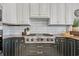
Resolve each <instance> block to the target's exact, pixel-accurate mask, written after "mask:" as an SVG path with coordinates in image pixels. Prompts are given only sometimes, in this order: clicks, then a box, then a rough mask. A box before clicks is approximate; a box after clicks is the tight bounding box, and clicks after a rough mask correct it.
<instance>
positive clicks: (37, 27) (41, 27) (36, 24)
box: [3, 19, 66, 34]
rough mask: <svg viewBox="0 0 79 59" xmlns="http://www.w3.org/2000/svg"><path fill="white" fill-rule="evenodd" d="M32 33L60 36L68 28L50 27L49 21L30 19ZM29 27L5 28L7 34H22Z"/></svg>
mask: <svg viewBox="0 0 79 59" xmlns="http://www.w3.org/2000/svg"><path fill="white" fill-rule="evenodd" d="M30 21H31V27H30V28H31V29H30V31H31V33H53V34H58V33H61V32H64V31H66V26H48V19H30ZM26 27H27V26H4V28H3V29H5V30H4V31H3V32H4V33H5V34H16V33H20V34H21V33H22V32H23V31H24V28H26Z"/></svg>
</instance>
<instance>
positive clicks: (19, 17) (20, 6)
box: [16, 3, 23, 24]
mask: <svg viewBox="0 0 79 59" xmlns="http://www.w3.org/2000/svg"><path fill="white" fill-rule="evenodd" d="M16 11H17V13H16V14H17V24H20V23H21V21H22V18H23V13H22V11H23V4H22V3H20V4H16Z"/></svg>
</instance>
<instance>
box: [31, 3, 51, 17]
mask: <svg viewBox="0 0 79 59" xmlns="http://www.w3.org/2000/svg"><path fill="white" fill-rule="evenodd" d="M49 16H50V4H48V3H31V4H30V17H35V18H37V17H39V18H41V17H42V18H48V17H49Z"/></svg>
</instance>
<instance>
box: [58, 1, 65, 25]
mask: <svg viewBox="0 0 79 59" xmlns="http://www.w3.org/2000/svg"><path fill="white" fill-rule="evenodd" d="M57 20H58V24H65V4H64V3H58V4H57Z"/></svg>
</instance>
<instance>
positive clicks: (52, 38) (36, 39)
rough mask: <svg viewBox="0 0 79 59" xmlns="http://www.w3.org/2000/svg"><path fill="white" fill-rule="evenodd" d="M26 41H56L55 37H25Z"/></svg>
mask: <svg viewBox="0 0 79 59" xmlns="http://www.w3.org/2000/svg"><path fill="white" fill-rule="evenodd" d="M24 38H25V43H55V38H54V37H40V38H38V37H24Z"/></svg>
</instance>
